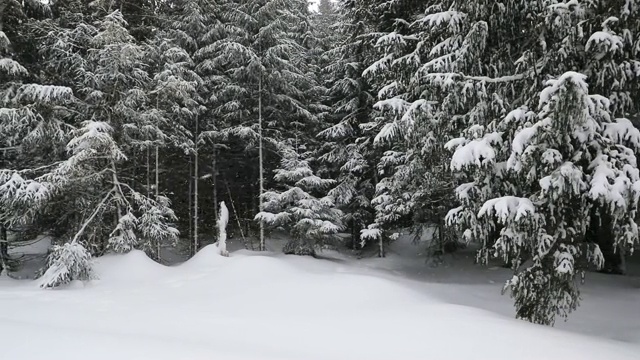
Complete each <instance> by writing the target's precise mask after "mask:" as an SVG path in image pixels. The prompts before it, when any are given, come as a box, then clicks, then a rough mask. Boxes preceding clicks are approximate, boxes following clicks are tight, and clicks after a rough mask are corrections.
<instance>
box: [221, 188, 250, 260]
mask: <svg viewBox="0 0 640 360" xmlns="http://www.w3.org/2000/svg"><path fill="white" fill-rule="evenodd" d="M224 183H225V185H226V186H227V193H228V194H229V202H230V203H231V209H232V210H233V214H234V215H235V217H236V223H238V230H239V231H240V236H241V237H242V244H243V245H244V248H245V249H247V250H249V244H247V238H245V236H244V231H243V230H242V224H241V223H240V217H239V216H238V211H236V204H235V203H234V202H233V196H231V189H230V188H229V183H228V182H227V181H226V180H225V181H224ZM252 250H253V249H252Z"/></svg>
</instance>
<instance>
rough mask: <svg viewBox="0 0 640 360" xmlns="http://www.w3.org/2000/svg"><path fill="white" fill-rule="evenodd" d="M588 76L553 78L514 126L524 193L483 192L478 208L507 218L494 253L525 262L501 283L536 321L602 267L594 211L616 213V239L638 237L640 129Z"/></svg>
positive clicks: (572, 298) (565, 304)
mask: <svg viewBox="0 0 640 360" xmlns="http://www.w3.org/2000/svg"><path fill="white" fill-rule="evenodd" d="M585 80H586V76H584V75H582V74H578V73H572V72H568V73H565V74H564V75H562V76H561V77H560V78H559V79H557V80H551V81H549V86H548V88H547V89H545V91H543V92H542V93H541V96H540V112H539V113H538V116H537V117H536V120H537V121H536V122H534V123H532V124H529V126H526V127H524V128H523V129H521V130H520V131H519V132H518V133H517V134H516V136H515V139H514V141H513V145H512V154H511V157H510V159H509V162H508V165H507V167H508V169H510V170H513V171H514V172H516V173H519V174H523V175H524V174H526V175H524V176H526V179H525V180H524V181H523V183H521V186H522V187H523V188H524V191H523V193H524V195H525V196H524V197H512V196H506V197H500V198H496V199H492V200H489V201H487V202H485V204H484V206H483V207H482V209H481V210H480V212H479V213H478V216H479V217H483V216H493V215H496V216H497V218H498V219H499V221H500V222H501V223H502V224H503V225H504V228H503V229H502V231H501V233H500V235H501V236H500V238H499V239H498V240H497V242H496V243H495V245H494V249H495V250H496V253H497V255H498V256H508V257H509V258H511V259H514V260H513V261H514V267H515V268H520V267H521V266H522V265H524V266H525V268H524V269H522V270H520V271H519V272H518V273H517V274H516V275H515V276H514V277H513V279H511V280H510V281H509V282H507V284H506V286H505V288H507V289H508V290H509V291H510V293H511V295H512V297H514V299H515V301H516V308H517V316H518V317H520V318H524V319H528V320H530V321H532V322H536V323H543V324H552V323H553V321H554V317H555V315H556V314H559V315H562V316H566V315H567V313H568V312H570V311H571V310H573V309H575V308H576V306H577V304H578V299H579V291H578V288H577V277H578V276H579V274H580V273H581V272H583V271H585V270H587V269H588V268H589V266H595V267H597V268H600V267H602V266H603V263H604V258H603V256H602V253H601V252H600V249H599V247H598V245H597V244H595V243H592V242H589V241H587V239H586V238H585V236H586V232H587V229H588V228H589V226H590V219H591V217H592V216H594V214H595V216H597V217H601V216H605V215H606V216H609V217H610V218H611V219H612V233H613V239H612V241H613V243H614V244H615V245H616V246H617V247H619V248H621V249H625V248H631V249H633V246H634V245H635V244H636V242H637V239H638V230H637V224H636V216H637V206H638V198H639V197H640V176H639V173H638V169H637V160H636V157H635V155H634V151H637V150H638V146H640V132H639V131H638V130H637V129H635V128H634V127H633V126H632V124H631V122H630V121H629V120H627V119H618V120H613V119H611V117H610V112H609V111H610V110H609V108H610V103H609V100H607V99H606V98H604V97H602V96H599V95H589V93H588V85H587V83H586V82H585ZM625 143H627V144H629V145H631V146H632V148H629V147H627V146H625ZM524 176H523V177H524ZM594 209H595V212H592V210H594ZM524 261H527V263H524Z"/></svg>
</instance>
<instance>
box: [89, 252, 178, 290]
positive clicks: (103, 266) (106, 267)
mask: <svg viewBox="0 0 640 360" xmlns="http://www.w3.org/2000/svg"><path fill="white" fill-rule="evenodd" d="M169 271H170V269H169V268H168V267H166V266H164V265H161V264H158V263H156V262H155V261H153V260H152V259H150V258H149V257H148V256H147V254H145V253H144V251H140V250H132V251H130V252H128V253H126V254H108V255H105V256H102V257H100V258H98V259H96V260H94V273H95V275H96V276H97V277H98V279H99V281H100V282H101V283H107V282H108V283H109V285H111V284H114V285H123V286H126V285H128V284H131V283H139V282H142V281H148V280H155V279H158V278H161V277H162V276H163V275H166V274H167V273H169Z"/></svg>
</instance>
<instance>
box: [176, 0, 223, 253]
mask: <svg viewBox="0 0 640 360" xmlns="http://www.w3.org/2000/svg"><path fill="white" fill-rule="evenodd" d="M227 6H228V2H227V1H209V0H181V1H178V2H177V3H176V6H175V7H173V8H171V9H168V11H167V19H166V21H165V23H166V25H165V26H166V27H167V30H166V34H167V35H168V37H169V38H170V39H171V42H172V44H174V46H175V47H176V48H179V49H181V50H180V51H181V52H183V55H184V56H188V59H187V58H185V60H181V61H180V62H179V63H176V66H180V67H182V68H183V70H181V71H184V70H186V69H187V68H188V74H189V76H188V78H187V79H188V80H189V81H191V82H192V86H193V90H195V91H196V93H195V94H192V95H191V99H190V100H189V105H188V106H187V107H183V110H184V115H186V116H185V117H184V120H185V121H186V122H185V127H186V129H188V130H189V132H190V133H191V134H192V140H191V141H190V142H191V143H192V144H193V145H192V150H191V151H190V153H191V155H192V156H193V158H192V162H193V164H194V166H193V173H194V174H195V176H193V179H190V180H189V182H190V184H192V185H191V186H192V187H193V191H192V192H193V196H192V195H191V194H190V197H191V198H192V199H191V200H190V201H191V202H192V203H193V205H194V206H193V210H191V209H190V210H189V218H193V228H194V229H193V246H192V251H196V250H197V248H198V247H199V241H200V240H199V237H198V236H199V233H200V232H201V222H202V219H203V216H202V213H203V209H204V208H208V209H210V210H211V211H212V212H213V216H214V217H216V214H217V203H218V200H217V196H218V195H217V194H218V191H219V188H218V187H219V186H218V181H217V172H218V171H217V168H218V156H217V149H218V146H217V144H218V142H219V140H220V139H219V136H218V128H219V127H220V126H221V125H222V124H221V123H220V121H219V119H218V117H217V116H216V115H215V114H214V113H213V111H212V108H213V106H214V105H215V103H214V101H215V99H216V98H217V92H216V91H214V88H215V86H216V84H217V83H218V78H217V76H218V75H219V74H218V69H217V68H216V67H215V66H213V63H212V59H213V58H214V57H216V56H218V55H219V54H218V53H217V52H216V51H215V49H214V48H213V45H212V44H213V43H214V42H215V41H217V40H218V39H220V38H224V37H225V36H226V28H225V26H224V24H223V23H222V21H221V17H222V16H223V15H224V14H225V12H226V8H227ZM174 50H175V49H174ZM174 50H172V51H174ZM186 74H187V73H185V75H186ZM185 99H186V98H185ZM208 145H211V147H210V148H208ZM205 164H207V165H205ZM208 165H211V166H208ZM207 167H210V168H211V174H212V180H213V189H212V190H213V196H212V198H213V202H212V203H210V202H207V201H202V199H201V196H200V193H201V192H202V191H201V185H202V184H201V181H200V179H201V175H202V169H203V168H207ZM209 198H210V197H209V196H207V199H209ZM207 204H209V206H207ZM212 225H213V226H215V221H214V222H213V224H212ZM190 226H191V225H190Z"/></svg>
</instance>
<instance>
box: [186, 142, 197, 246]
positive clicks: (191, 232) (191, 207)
mask: <svg viewBox="0 0 640 360" xmlns="http://www.w3.org/2000/svg"><path fill="white" fill-rule="evenodd" d="M188 198H189V244H190V245H189V247H192V246H193V243H192V241H191V240H193V222H192V221H191V214H192V211H193V161H192V159H191V154H189V196H188ZM195 253H196V251H195V249H193V248H192V249H191V255H195Z"/></svg>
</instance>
